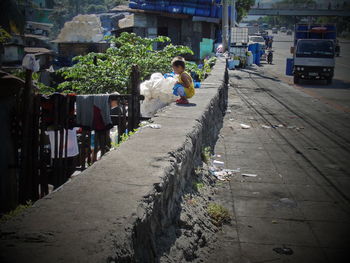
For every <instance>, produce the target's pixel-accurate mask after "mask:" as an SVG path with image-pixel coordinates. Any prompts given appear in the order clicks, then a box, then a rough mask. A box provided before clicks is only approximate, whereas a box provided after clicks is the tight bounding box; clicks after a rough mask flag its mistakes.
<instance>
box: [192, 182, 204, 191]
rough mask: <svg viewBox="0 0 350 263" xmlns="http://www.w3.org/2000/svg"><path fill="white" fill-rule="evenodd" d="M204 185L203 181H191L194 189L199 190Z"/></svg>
mask: <svg viewBox="0 0 350 263" xmlns="http://www.w3.org/2000/svg"><path fill="white" fill-rule="evenodd" d="M203 187H204V184H203V183H200V182H194V183H193V188H194V190H195V191H197V192H198V191H199V190H200V189H202V188H203Z"/></svg>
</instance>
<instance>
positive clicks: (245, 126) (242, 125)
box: [241, 123, 250, 129]
mask: <svg viewBox="0 0 350 263" xmlns="http://www.w3.org/2000/svg"><path fill="white" fill-rule="evenodd" d="M241 128H242V129H250V126H249V125H247V124H243V123H241Z"/></svg>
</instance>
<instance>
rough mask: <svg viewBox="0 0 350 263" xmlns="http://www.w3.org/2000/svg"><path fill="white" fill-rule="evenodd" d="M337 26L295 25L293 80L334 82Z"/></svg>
mask: <svg viewBox="0 0 350 263" xmlns="http://www.w3.org/2000/svg"><path fill="white" fill-rule="evenodd" d="M335 30H336V27H335V25H333V24H327V25H323V24H297V25H295V32H294V33H295V34H294V47H292V48H291V52H292V53H293V62H294V65H293V78H294V79H293V80H294V83H295V84H298V83H299V82H300V80H301V79H315V80H326V82H327V84H331V83H332V79H333V75H334V66H335V39H336V31H335Z"/></svg>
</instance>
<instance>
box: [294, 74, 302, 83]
mask: <svg viewBox="0 0 350 263" xmlns="http://www.w3.org/2000/svg"><path fill="white" fill-rule="evenodd" d="M293 82H294V84H299V82H300V79H299V77H298V76H296V75H294V77H293Z"/></svg>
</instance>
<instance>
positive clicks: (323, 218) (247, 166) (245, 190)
mask: <svg viewBox="0 0 350 263" xmlns="http://www.w3.org/2000/svg"><path fill="white" fill-rule="evenodd" d="M230 80H231V81H233V82H235V83H236V84H238V89H236V88H234V87H230V88H229V102H228V105H229V107H228V109H229V111H228V113H227V114H226V116H225V121H224V127H223V129H222V130H221V133H220V138H219V140H218V142H217V145H216V148H215V154H219V155H221V156H222V157H221V159H220V158H219V159H220V160H221V161H224V162H225V168H228V169H237V168H240V169H241V174H244V173H247V174H254V175H256V177H245V176H242V175H241V174H240V175H235V176H233V177H232V179H231V180H230V181H229V182H222V183H221V182H220V183H219V186H218V195H217V197H216V198H215V201H216V202H219V203H221V204H222V205H223V206H224V207H226V208H228V209H229V210H230V212H231V214H232V215H233V216H232V222H231V224H230V225H224V227H223V230H222V231H221V232H220V233H219V234H218V235H219V237H218V242H217V243H216V249H215V251H214V252H212V255H211V257H210V258H208V260H207V261H206V262H218V263H219V262H238V263H245V262H296V263H302V262H305V263H313V262H315V263H316V262H317V263H322V262H345V261H344V258H346V257H345V256H347V251H348V249H349V244H350V236H349V232H350V224H349V223H350V216H349V212H348V211H349V206H348V203H346V202H345V201H344V200H343V199H342V198H341V197H339V195H338V193H337V192H336V191H334V189H333V187H331V185H330V184H329V183H328V182H327V180H325V179H324V178H322V177H321V176H320V175H319V174H318V172H317V171H316V170H315V168H314V167H313V166H312V165H310V164H309V163H307V162H306V161H305V158H303V156H302V154H300V152H297V151H296V150H295V148H293V147H292V146H291V145H290V144H289V142H288V141H286V140H285V139H284V138H287V139H291V140H293V139H294V138H288V133H287V131H286V132H285V133H281V132H279V128H276V129H274V128H263V127H262V125H266V124H267V123H266V119H265V118H267V119H268V118H270V117H271V116H267V115H268V114H267V113H266V112H265V111H264V110H263V109H264V108H267V109H269V111H271V115H273V114H276V115H278V114H279V112H283V111H284V110H285V109H283V108H279V106H278V105H277V104H275V103H274V102H273V101H272V99H271V98H268V96H266V97H265V96H264V95H259V94H262V93H263V92H262V91H261V89H260V90H259V88H258V87H256V86H253V84H252V83H251V82H249V78H248V74H247V73H244V72H241V71H231V72H230ZM236 87H237V86H236ZM240 92H244V93H247V94H248V93H250V92H251V93H252V94H253V95H249V96H256V98H258V97H259V96H261V101H263V104H262V105H258V104H257V103H255V102H254V101H253V102H252V101H250V102H249V101H248V103H247V98H248V99H249V96H247V97H245V96H243V98H242V97H240V96H239V94H240ZM249 103H250V104H249ZM230 110H231V112H230ZM257 111H258V112H257ZM240 124H246V125H250V126H251V128H249V129H242V128H241V126H240ZM276 124H278V123H276ZM306 128H307V127H306ZM281 129H282V128H281ZM285 130H287V129H286V128H285ZM288 132H290V131H288ZM295 133H296V134H297V131H296V132H295ZM297 136H298V135H296V138H297ZM295 140H297V139H295ZM284 248H285V249H284Z"/></svg>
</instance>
